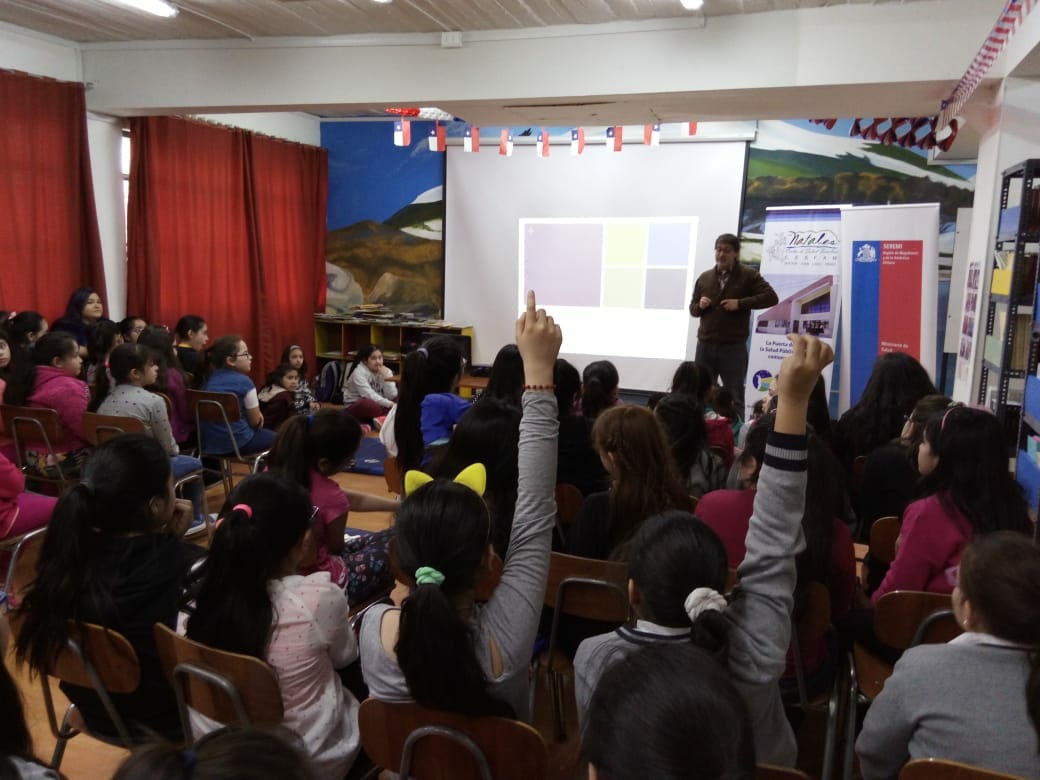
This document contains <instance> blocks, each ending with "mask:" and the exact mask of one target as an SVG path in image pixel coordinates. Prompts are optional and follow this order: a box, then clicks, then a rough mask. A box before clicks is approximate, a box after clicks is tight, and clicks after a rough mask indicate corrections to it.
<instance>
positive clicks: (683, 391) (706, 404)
mask: <svg viewBox="0 0 1040 780" xmlns="http://www.w3.org/2000/svg"><path fill="white" fill-rule="evenodd" d="M715 388H716V385H715V382H714V380H713V378H712V373H711V370H710V369H709V368H708V367H707V366H705V365H703V364H701V363H697V362H696V361H693V360H684V361H683V362H682V363H680V364H679V367H678V368H676V369H675V373H674V374H672V386H671V392H672V393H673V394H679V395H692V396H693V397H694V398H696V399H697V400H698V401H700V403H701V406H702V407H703V408H704V424H705V426H706V427H707V429H708V446H710V447H714V448H716V449H717V451H718V452H719V454H720V455H722V460H723V462H724V463H725V464H726V468H729V467H730V466H731V465H733V458H734V456H735V455H736V452H735V448H736V439H735V437H734V433H733V430H734V429H733V426H732V424H731V423H732V421H731V420H730V419H729V418H727V417H723V416H722V415H721V414H719V413H718V412H717V411H715V409H713V408H712V405H711V403H712V398H713V395H714V393H715V391H716V390H715Z"/></svg>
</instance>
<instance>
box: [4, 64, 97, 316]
mask: <svg viewBox="0 0 1040 780" xmlns="http://www.w3.org/2000/svg"><path fill="white" fill-rule="evenodd" d="M0 117H2V119H0V214H2V215H3V218H2V219H0V268H2V269H3V272H2V274H0V308H3V309H7V310H22V309H35V310H36V311H39V312H40V313H41V314H43V315H44V316H45V317H47V318H48V319H50V320H51V321H52V322H53V321H54V319H56V318H57V317H59V316H61V314H63V313H64V311H65V303H66V301H67V300H68V297H69V293H71V292H72V291H73V290H74V289H75V288H77V287H82V286H89V287H94V288H96V289H97V290H99V291H101V292H102V293H104V291H105V269H104V264H103V262H102V258H101V238H100V234H99V233H98V223H97V212H96V210H95V208H94V185H93V180H92V178H91V174H90V151H89V149H88V146H87V109H86V99H85V90H84V86H83V84H75V83H67V82H59V81H52V80H50V79H43V78H37V77H35V76H29V75H26V74H24V73H15V72H13V71H5V70H0Z"/></svg>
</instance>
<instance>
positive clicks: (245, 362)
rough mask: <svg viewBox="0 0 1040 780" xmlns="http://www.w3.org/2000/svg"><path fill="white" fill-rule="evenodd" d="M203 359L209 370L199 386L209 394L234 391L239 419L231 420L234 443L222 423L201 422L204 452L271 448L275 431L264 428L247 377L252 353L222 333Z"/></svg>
mask: <svg viewBox="0 0 1040 780" xmlns="http://www.w3.org/2000/svg"><path fill="white" fill-rule="evenodd" d="M206 362H207V365H208V366H209V368H210V373H209V375H208V376H207V377H206V380H205V382H204V383H203V386H202V389H203V390H208V391H209V392H211V393H234V394H235V396H236V397H237V398H238V406H239V409H240V411H241V416H240V417H239V418H238V421H237V422H233V423H231V433H232V435H234V437H235V439H234V442H232V440H231V439H229V438H228V430H227V426H225V425H224V423H223V422H203V423H202V427H201V429H200V430H199V441H200V442H201V443H202V444H203V446H204V447H205V450H206V452H207V453H210V454H213V455H217V454H220V455H226V454H230V453H233V452H234V451H235V444H237V445H238V451H239V452H240V453H242V454H243V455H246V454H250V453H255V452H263V451H264V450H266V449H270V447H271V445H272V444H274V431H270V430H268V429H267V428H265V427H264V415H263V414H262V413H261V412H260V400H259V399H258V398H257V394H256V385H254V384H253V380H252V379H250V378H249V370H250V369H251V368H252V367H253V356H252V355H251V354H250V352H249V347H248V346H247V345H246V343H245V342H244V341H242V337H241V336H235V335H229V336H221V337H220V338H219V339H217V341H216V343H215V344H214V345H213V346H212V347H210V350H209V352H208V353H207V355H206Z"/></svg>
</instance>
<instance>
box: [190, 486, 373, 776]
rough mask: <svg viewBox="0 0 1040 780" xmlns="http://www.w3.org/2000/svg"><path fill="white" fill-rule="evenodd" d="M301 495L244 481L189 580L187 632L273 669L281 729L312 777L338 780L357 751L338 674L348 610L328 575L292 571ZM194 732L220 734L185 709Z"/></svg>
mask: <svg viewBox="0 0 1040 780" xmlns="http://www.w3.org/2000/svg"><path fill="white" fill-rule="evenodd" d="M311 511H312V510H311V502H310V497H309V496H308V495H307V491H306V490H305V489H304V488H303V487H301V486H299V485H297V484H295V483H294V482H292V481H291V480H290V479H288V478H287V477H285V476H283V475H280V474H255V475H253V476H250V477H247V478H246V479H244V480H242V482H240V483H239V484H238V485H237V486H236V487H235V489H234V491H232V493H231V496H230V498H229V499H228V501H227V503H226V504H225V505H224V509H223V510H222V511H221V516H220V520H219V521H218V523H217V531H216V533H215V534H214V536H213V544H212V546H211V547H210V551H209V555H208V556H207V558H206V560H205V561H203V563H202V565H201V566H199V567H198V568H197V569H196V570H195V571H194V572H192V574H191V576H190V578H189V586H188V587H189V595H190V597H192V598H193V599H194V604H189V606H188V608H187V612H188V619H187V623H186V627H185V633H186V634H187V636H188V638H189V639H194V640H195V641H197V642H201V643H203V644H205V645H209V646H210V647H215V648H217V649H220V650H226V651H229V652H232V653H241V654H243V655H251V656H254V657H256V658H260V659H263V660H264V661H266V662H267V663H269V664H270V665H271V666H272V667H274V670H275V673H276V674H277V676H278V687H279V688H280V690H281V693H282V704H283V706H284V708H285V717H284V720H283V724H284V725H285V726H286V727H287V728H289V729H291V730H292V731H295V732H296V733H297V734H298V735H299V736H300V738H301V739H302V740H303V743H304V745H305V746H306V748H307V752H308V753H309V754H310V756H311V759H312V760H313V762H314V767H315V770H316V772H317V774H318V775H319V776H320V777H343V776H344V775H346V773H347V771H348V770H349V769H350V767H351V765H352V764H353V763H354V759H355V758H356V757H357V755H358V752H359V751H360V749H361V748H360V741H359V737H358V725H357V713H358V702H357V699H355V698H354V696H353V694H351V693H350V691H348V690H347V689H346V688H345V687H343V685H342V684H341V683H340V679H339V677H338V675H337V674H336V670H337V669H342V668H344V667H346V666H347V665H348V664H350V663H351V662H352V661H354V660H355V659H356V658H357V655H358V647H357V640H356V639H355V638H354V632H353V631H352V630H351V628H350V605H349V604H348V603H347V598H346V596H345V595H344V594H343V590H342V588H340V586H339V585H336V584H334V583H332V582H330V581H329V575H328V573H327V572H317V573H314V574H310V575H308V576H306V577H304V576H301V575H300V574H297V573H296V572H297V568H298V567H299V564H300V561H301V560H302V559H303V557H304V556H305V554H306V552H307V548H308V547H309V546H310V545H312V544H313V541H312V539H311V536H310V534H309V533H308V530H309V528H310V517H311ZM191 724H192V731H193V732H195V734H196V735H200V734H204V733H207V732H209V731H213V730H214V729H216V728H219V725H218V724H216V723H214V722H213V721H211V720H209V719H208V718H206V717H205V716H203V715H202V714H201V713H198V712H194V711H192V712H191Z"/></svg>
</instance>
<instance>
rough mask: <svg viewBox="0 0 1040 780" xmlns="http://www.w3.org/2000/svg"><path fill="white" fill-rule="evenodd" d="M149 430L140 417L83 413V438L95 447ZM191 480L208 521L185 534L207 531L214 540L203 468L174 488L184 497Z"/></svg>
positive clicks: (175, 483)
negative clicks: (199, 495)
mask: <svg viewBox="0 0 1040 780" xmlns="http://www.w3.org/2000/svg"><path fill="white" fill-rule="evenodd" d="M147 430H148V429H147V428H146V427H145V424H144V421H143V420H141V419H140V418H139V417H125V416H122V415H116V414H98V413H97V412H84V413H83V438H84V439H86V440H87V441H89V442H90V443H91V444H92V445H94V446H95V447H100V446H101V445H102V444H104V443H105V442H106V441H109V440H110V439H114V438H115V437H116V436H122V435H123V434H125V433H146V432H147ZM191 482H198V483H199V485H200V486H201V488H202V492H201V495H202V501H203V504H202V514H203V516H204V517H205V518H206V522H205V524H203V525H201V526H198V527H195V528H189V529H188V531H187V532H186V533H185V534H184V536H185V537H186V538H191V537H194V536H197V535H198V534H200V533H203V532H205V534H206V536H207V537H208V538H209V540H210V541H211V542H212V541H213V524H212V523H211V522H210V519H209V515H208V514H207V513H206V511H205V510H206V504H205V501H206V498H205V496H206V481H205V478H204V477H203V470H202V469H196V470H195V471H191V472H189V473H187V474H185V475H184V476H183V477H180V478H179V479H177V481H176V482H174V483H173V490H174V492H175V493H176V494H177V495H178V496H179V497H182V498H183V497H184V486H185V485H187V484H189V483H191Z"/></svg>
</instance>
